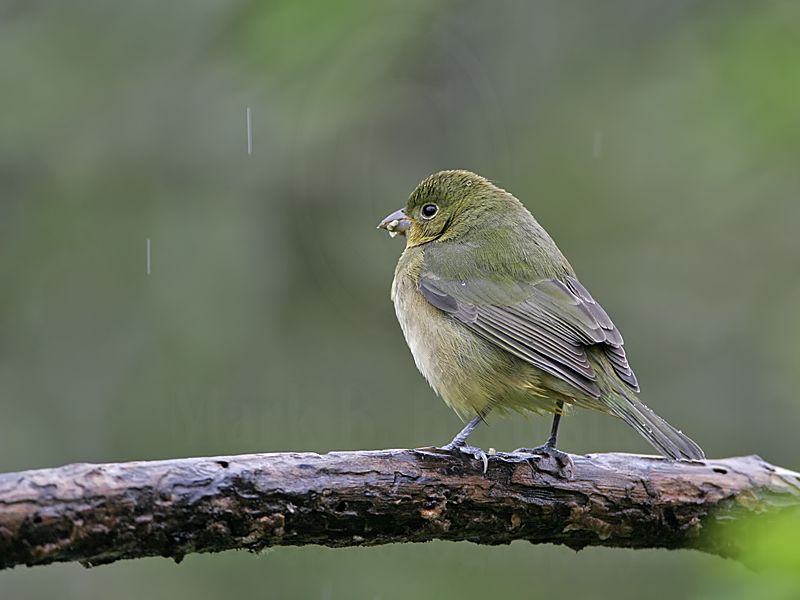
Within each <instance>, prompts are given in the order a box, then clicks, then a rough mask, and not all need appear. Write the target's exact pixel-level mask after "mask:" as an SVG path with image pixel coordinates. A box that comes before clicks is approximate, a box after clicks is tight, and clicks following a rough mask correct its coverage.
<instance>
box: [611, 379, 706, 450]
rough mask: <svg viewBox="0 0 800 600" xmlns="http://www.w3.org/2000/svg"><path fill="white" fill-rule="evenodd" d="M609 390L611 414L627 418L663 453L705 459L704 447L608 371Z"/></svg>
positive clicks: (626, 419)
mask: <svg viewBox="0 0 800 600" xmlns="http://www.w3.org/2000/svg"><path fill="white" fill-rule="evenodd" d="M604 379H606V380H607V381H609V382H610V384H611V385H610V386H609V387H610V388H611V389H610V390H609V391H608V392H607V393H605V394H603V400H604V401H605V403H606V406H607V407H608V409H609V410H610V412H611V413H612V414H614V415H615V416H617V417H619V418H620V419H622V420H623V421H625V422H626V423H627V424H628V425H630V426H631V427H633V428H634V429H635V430H636V431H638V432H639V434H640V435H641V436H642V437H643V438H644V439H646V440H647V441H648V442H650V444H652V446H653V447H654V448H655V449H656V450H658V451H659V452H660V453H661V454H663V455H664V456H667V457H669V458H672V459H675V460H680V459H689V460H703V459H704V458H705V457H706V456H705V454H704V453H703V449H702V448H700V446H698V445H697V443H695V442H694V441H693V440H691V439H690V438H689V437H687V436H686V435H684V434H683V433H681V432H680V431H678V430H677V429H675V428H674V427H673V426H672V425H670V424H669V423H667V422H666V421H665V420H664V419H662V418H661V417H659V416H658V415H657V414H656V413H654V412H653V411H652V410H650V409H649V408H648V407H647V406H645V404H644V403H643V402H642V401H641V400H639V399H638V398H637V397H636V396H635V395H634V394H633V393H632V392H629V391H627V390H625V389H624V387H623V386H622V384H621V383H620V382H619V381H617V378H616V377H615V376H614V375H612V374H611V373H609V372H608V371H606V377H605V378H604Z"/></svg>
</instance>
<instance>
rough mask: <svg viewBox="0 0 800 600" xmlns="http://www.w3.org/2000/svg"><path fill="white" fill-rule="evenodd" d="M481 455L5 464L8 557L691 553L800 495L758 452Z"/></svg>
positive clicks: (735, 548)
mask: <svg viewBox="0 0 800 600" xmlns="http://www.w3.org/2000/svg"><path fill="white" fill-rule="evenodd" d="M571 458H572V463H573V464H572V465H571V468H568V469H566V470H565V469H563V468H560V467H559V465H557V464H556V463H555V462H554V461H553V460H552V459H550V458H548V457H542V458H538V457H537V458H533V459H528V460H526V459H524V458H523V457H520V456H518V455H513V454H498V455H493V456H490V457H489V464H488V471H487V472H486V473H485V474H484V473H483V465H482V464H481V462H480V461H479V460H472V459H471V458H469V457H466V456H460V455H451V454H449V453H446V452H442V451H439V450H436V449H432V448H431V449H418V450H383V451H368V452H333V453H329V454H324V455H320V454H313V453H277V454H251V455H240V456H220V457H210V458H186V459H176V460H164V461H151V462H130V463H115V464H74V465H68V466H64V467H60V468H55V469H40V470H35V471H24V472H19V473H6V474H2V475H0V568H10V567H13V566H15V565H29V566H32V565H44V564H49V563H53V562H63V561H80V562H81V563H82V564H84V565H85V566H93V565H99V564H105V563H111V562H114V561H117V560H120V559H126V558H139V557H145V556H164V557H170V558H173V559H175V560H177V561H180V560H181V559H182V558H183V557H184V556H185V555H186V554H189V553H192V552H219V551H223V550H229V549H246V550H251V551H259V550H262V549H264V548H268V547H272V546H283V545H295V546H299V545H305V544H321V545H325V546H334V547H341V546H371V545H378V544H388V543H396V542H424V541H429V540H437V539H438V540H454V541H456V540H468V541H471V542H475V543H478V544H508V543H510V542H511V541H513V540H528V541H529V542H532V543H553V544H564V545H567V546H569V547H571V548H574V549H580V548H583V547H585V546H614V547H622V548H694V549H698V550H703V551H706V552H711V553H715V554H718V555H721V556H726V557H733V558H736V557H738V556H739V554H740V551H741V547H740V544H739V542H738V541H737V539H736V537H735V536H730V535H726V534H725V532H726V531H730V529H729V528H730V527H731V526H732V525H734V524H735V523H736V522H737V521H740V520H741V519H742V518H745V517H752V518H754V519H759V518H770V517H771V516H774V515H776V514H779V513H781V512H784V511H797V510H798V506H800V474H798V473H795V472H792V471H788V470H785V469H782V468H780V467H775V466H772V465H770V464H768V463H766V462H765V461H763V460H762V459H760V458H759V457H757V456H748V457H739V458H728V459H722V460H706V461H697V462H672V461H668V460H665V459H662V458H657V457H651V456H638V455H631V454H595V455H588V456H577V455H573V456H571Z"/></svg>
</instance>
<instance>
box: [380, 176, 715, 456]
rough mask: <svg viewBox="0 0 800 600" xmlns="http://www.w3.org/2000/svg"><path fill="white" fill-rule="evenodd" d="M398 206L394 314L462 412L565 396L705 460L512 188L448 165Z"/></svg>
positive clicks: (528, 405)
mask: <svg viewBox="0 0 800 600" xmlns="http://www.w3.org/2000/svg"><path fill="white" fill-rule="evenodd" d="M428 213H432V214H428ZM396 214H400V215H401V216H402V217H404V218H407V219H408V221H407V222H405V221H404V222H405V224H406V225H407V226H408V230H407V232H406V237H407V242H406V249H405V251H404V252H403V255H402V256H401V257H400V260H399V262H398V264H397V268H396V270H395V277H394V281H393V282H392V294H391V297H392V301H393V302H394V306H395V311H396V313H397V318H398V320H399V322H400V326H401V328H402V330H403V334H404V336H405V339H406V342H407V343H408V346H409V348H410V349H411V352H412V354H413V356H414V360H415V362H416V365H417V367H418V368H419V370H420V372H422V374H423V375H424V376H425V378H426V379H427V380H428V382H429V383H430V384H431V386H432V387H433V389H434V390H435V391H436V392H437V394H439V395H440V396H441V397H442V399H444V401H445V402H446V403H447V404H448V405H449V406H450V407H451V408H452V409H453V410H455V412H456V413H457V414H458V415H459V416H460V417H461V418H462V419H463V420H466V419H469V418H472V417H475V416H476V415H480V416H483V415H485V414H486V413H488V412H489V411H490V410H492V411H494V412H501V413H503V412H508V411H519V412H534V413H542V412H556V411H559V410H560V407H561V406H563V404H562V403H566V404H567V405H577V406H581V407H585V408H592V409H596V410H601V411H604V412H608V413H611V414H613V415H615V416H618V417H620V418H622V419H624V420H625V421H626V422H627V423H628V424H630V425H631V426H632V427H634V428H635V429H637V431H639V433H641V434H642V435H643V436H644V437H645V438H646V439H648V441H650V442H651V443H652V444H653V445H654V446H655V447H656V448H658V449H659V451H661V452H662V453H663V454H665V455H667V456H671V457H673V458H701V457H702V456H703V454H702V450H700V448H699V447H698V446H697V445H696V444H695V443H694V442H692V441H691V440H690V439H689V438H687V437H686V436H684V435H683V434H681V433H680V432H678V431H677V430H675V429H674V428H673V427H672V426H670V425H669V424H668V423H666V422H665V421H664V420H663V419H661V418H660V417H658V416H657V415H655V414H654V413H652V411H650V410H649V409H648V408H647V407H645V406H644V404H642V403H641V402H640V401H639V400H638V398H637V397H636V392H637V391H638V383H637V381H636V377H635V375H634V374H633V371H632V370H631V369H630V366H629V365H628V362H627V358H626V356H625V353H624V350H623V348H622V337H621V336H620V335H619V332H618V331H617V329H616V327H615V326H614V324H613V323H612V322H611V320H610V319H609V318H608V315H607V314H606V313H605V311H604V310H603V309H602V308H601V307H600V305H599V304H598V303H596V302H595V301H594V299H593V298H592V297H591V296H590V295H589V293H588V291H586V290H585V288H583V286H581V285H580V283H579V282H578V280H577V278H576V276H575V273H574V271H573V269H572V267H571V266H570V264H569V263H568V262H567V260H566V259H565V258H564V256H563V255H562V254H561V252H560V251H559V249H558V248H557V247H556V245H555V243H554V242H553V240H552V239H551V238H550V236H549V235H547V233H546V232H545V231H544V229H543V228H542V227H541V226H540V225H539V224H538V223H537V222H536V220H535V219H534V217H533V216H532V215H531V214H530V212H529V211H528V210H527V209H526V208H525V207H524V206H523V205H522V204H521V203H520V202H519V201H518V200H517V199H516V198H514V197H513V196H512V195H511V194H509V193H508V192H506V191H504V190H502V189H500V188H498V187H496V186H494V185H493V184H492V183H490V182H489V181H487V180H486V179H484V178H482V177H480V176H478V175H475V174H474V173H470V172H467V171H443V172H440V173H436V174H434V175H432V176H430V177H428V178H427V179H425V180H424V181H423V182H422V183H420V185H419V186H418V187H417V189H416V190H415V191H414V192H413V193H412V194H411V197H410V198H409V201H408V204H407V206H406V208H405V210H404V214H403V213H400V212H398V213H396ZM394 223H397V221H394ZM404 228H405V227H404Z"/></svg>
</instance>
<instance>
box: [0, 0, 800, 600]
mask: <svg viewBox="0 0 800 600" xmlns="http://www.w3.org/2000/svg"><path fill="white" fill-rule="evenodd" d="M799 28H800V4H798V3H796V2H778V1H774V2H759V3H755V2H747V1H726V2H722V1H717V2H699V1H686V0H680V1H676V0H673V1H666V0H664V1H642V0H619V1H610V2H602V3H600V2H593V1H591V0H585V1H571V2H559V1H557V0H540V1H536V2H496V3H489V2H480V1H478V0H465V1H424V2H423V1H422V0H416V1H408V0H407V1H402V2H401V1H397V2H366V1H356V0H348V1H347V2H338V3H327V2H321V1H306V2H289V1H286V2H259V1H249V2H248V1H245V0H231V1H228V2H215V1H211V0H193V1H192V2H188V1H184V2H168V3H164V2H156V1H154V0H140V1H138V2H119V1H117V2H109V1H108V0H73V1H72V2H68V3H67V2H63V3H60V2H55V1H51V2H47V1H32V0H17V1H9V0H0V106H2V110H0V282H2V283H1V284H0V285H2V288H1V289H2V292H0V415H2V417H0V470H3V471H8V470H21V469H27V468H35V467H44V466H54V465H60V464H64V463H70V462H77V461H89V462H107V461H124V460H131V459H150V458H167V457H183V456H193V455H213V454H224V453H231V454H233V453H244V452H261V451H281V450H313V451H319V452H324V451H328V450H343V449H364V448H386V447H413V446H423V445H430V444H440V443H444V442H446V441H448V440H449V439H450V438H451V437H452V435H453V434H454V433H455V432H456V431H457V430H458V429H459V427H460V423H459V422H458V421H457V419H456V417H455V415H454V414H452V413H451V412H450V411H449V410H448V409H447V408H446V407H445V405H444V404H443V403H442V402H441V401H440V400H438V399H436V398H435V397H434V395H433V393H432V391H431V390H430V389H429V388H428V386H427V384H426V383H425V381H424V380H423V379H422V377H421V376H420V375H419V374H418V373H417V371H416V369H415V367H414V363H413V361H412V359H411V355H410V353H409V351H408V349H407V348H406V346H405V343H404V341H403V339H402V335H401V333H400V329H399V327H398V325H397V323H396V321H395V318H394V311H393V308H392V306H391V304H390V302H389V285H390V281H391V278H392V273H393V269H394V265H395V261H396V259H397V257H398V255H399V254H400V252H401V248H402V242H399V241H398V240H390V239H389V238H388V236H386V235H385V234H382V233H380V232H378V231H376V230H375V225H376V223H377V222H378V221H379V220H380V219H381V218H382V217H383V216H384V215H386V214H387V213H389V212H391V211H393V210H394V209H396V208H398V207H399V206H401V205H403V204H404V203H405V200H406V197H407V196H408V194H409V193H410V192H411V190H412V189H413V188H414V186H415V185H416V183H417V182H418V181H419V180H421V179H422V178H423V177H425V176H426V175H428V174H429V173H431V172H434V171H437V170H439V169H443V168H467V169H471V170H474V171H477V172H479V173H481V174H483V175H485V176H486V177H488V178H490V179H492V180H494V181H495V182H497V183H498V184H500V185H502V186H503V187H505V188H507V189H508V190H510V191H511V192H513V193H514V194H515V195H517V196H518V197H519V198H520V199H522V200H523V201H524V202H525V204H526V205H527V206H528V207H529V208H530V209H531V210H532V211H533V213H534V214H535V215H536V216H537V217H538V218H539V220H540V222H541V223H542V224H543V225H544V226H545V227H547V229H548V230H549V232H550V233H551V234H552V235H553V237H554V238H555V239H556V240H557V242H558V243H559V245H560V247H561V248H562V250H563V251H564V252H565V254H566V255H567V256H568V257H569V258H570V260H571V262H572V264H573V265H574V266H575V268H576V270H577V271H578V273H579V275H580V277H581V280H582V281H583V283H584V284H585V285H586V286H587V287H588V288H589V289H590V290H591V291H592V293H593V295H594V296H595V297H597V298H598V299H600V300H601V302H602V303H603V305H604V306H605V308H606V309H607V310H608V312H609V313H610V314H611V315H612V317H613V318H614V320H615V321H616V323H617V325H618V326H619V327H620V329H621V330H622V331H623V333H624V335H625V339H626V343H627V348H628V349H629V356H630V357H631V362H632V364H633V366H634V368H635V369H636V371H637V374H638V376H639V379H640V381H641V383H642V389H643V394H642V397H643V399H644V400H645V401H646V402H647V403H648V404H649V405H650V406H652V407H653V408H654V409H655V410H656V411H657V412H658V413H660V414H661V415H663V416H664V417H665V418H667V419H668V420H669V421H670V422H672V423H673V424H675V425H676V426H678V427H681V428H683V429H684V430H685V431H686V432H687V433H689V434H690V435H691V436H692V437H693V438H695V439H696V440H697V441H698V442H700V443H701V444H702V446H703V447H704V448H705V450H706V452H707V454H709V455H710V456H712V457H722V456H731V455H742V454H751V453H758V454H760V455H761V456H763V457H764V458H765V459H767V460H769V461H771V462H774V463H777V464H781V465H783V466H785V467H788V468H794V469H798V468H800V458H798V454H797V448H798V442H797V427H798V424H799V423H800V403H799V402H798V398H797V393H796V387H797V383H796V378H797V373H798V371H799V370H800V350H798V341H797V340H798V338H800V311H799V310H798V306H800V261H798V257H799V256H800V236H799V235H798V231H797V229H798V225H800V199H799V198H798V189H800V168H798V162H799V161H798V154H799V153H800V55H798V52H797V48H798V46H797V41H798V37H797V36H798V30H799ZM246 107H250V109H251V112H252V130H253V139H252V154H250V155H248V153H247V133H246V126H245V110H246ZM147 239H150V240H151V273H150V274H149V275H148V274H147V273H146V240H147ZM548 427H549V420H548V419H536V418H531V419H524V418H514V419H508V420H499V421H491V423H490V426H489V427H484V428H481V429H480V430H479V431H478V432H477V433H476V434H475V436H474V438H473V441H474V442H475V443H476V444H478V445H481V446H483V447H495V448H498V449H506V450H508V449H513V448H516V447H518V446H523V445H534V444H536V443H540V442H541V441H542V440H543V439H544V437H545V434H546V431H547V429H548ZM560 441H561V447H563V448H564V449H567V450H570V451H573V452H589V451H611V450H621V451H637V452H651V449H650V448H649V447H648V446H647V445H646V443H645V442H644V441H643V440H641V439H640V438H639V437H638V436H637V435H636V434H635V433H634V432H632V431H631V430H629V429H627V428H626V427H625V426H624V425H623V424H622V423H621V422H618V421H615V420H613V419H610V418H608V417H607V416H604V415H599V414H590V413H588V412H579V413H577V414H576V416H574V417H571V418H569V419H568V420H567V421H566V422H565V423H564V426H563V427H562V437H561V440H560ZM790 587H791V586H789V587H786V586H785V585H783V584H779V583H776V582H775V581H774V580H770V579H768V578H765V577H764V576H758V575H755V574H753V573H751V572H750V571H747V570H745V569H744V568H743V567H740V566H739V565H737V564H735V563H733V562H730V561H723V560H722V559H718V558H714V557H710V556H705V555H702V554H699V553H696V552H689V551H682V552H667V551H635V552H634V551H621V550H602V549H586V550H584V551H582V552H580V553H577V554H576V553H574V552H573V551H571V550H569V549H566V548H562V547H552V546H533V545H530V544H527V543H515V544H513V545H511V546H509V547H501V548H491V547H481V546H476V545H471V544H467V543H463V544H462V543H459V544H453V543H433V544H426V545H414V546H411V545H408V546H392V547H380V548H368V549H361V548H355V549H345V550H342V549H338V550H331V549H325V548H314V547H305V548H278V549H275V550H272V551H269V552H267V553H265V554H262V555H260V556H254V555H249V554H245V553H227V554H223V555H214V556H196V555H195V556H189V557H187V558H186V560H185V561H184V562H183V563H182V564H181V565H179V566H178V565H175V564H174V563H172V562H171V561H167V560H164V559H147V560H138V561H129V562H124V563H117V564H115V565H111V566H106V567H101V568H97V569H93V570H85V569H83V568H81V567H79V566H78V565H75V564H69V565H57V566H50V567H44V568H36V569H24V568H20V569H16V570H14V571H11V572H3V573H0V598H3V599H4V600H5V599H6V598H13V599H17V598H19V599H27V598H52V597H58V598H81V599H92V598H120V599H128V598H130V599H134V598H148V599H150V598H193V599H197V600H203V599H206V598H208V599H210V598H219V597H222V596H227V597H237V596H239V597H253V598H319V599H322V600H326V599H339V598H344V599H360V598H367V599H382V600H387V599H392V598H409V597H418V598H451V597H452V598H461V599H467V598H486V597H489V596H492V595H497V596H499V597H503V598H534V597H535V598H570V597H591V598H616V599H626V598H631V599H636V598H643V597H647V598H651V599H655V598H674V597H695V598H732V597H733V598H749V597H753V596H752V594H755V593H756V592H758V593H759V594H762V595H763V594H764V593H766V592H765V590H766V591H768V592H769V593H771V594H773V595H774V596H775V597H784V596H783V594H788V595H786V596H785V597H787V598H789V597H796V596H792V595H791V593H792V592H791V590H790V589H789V588H790ZM795 591H796V590H795ZM761 597H763V596H761Z"/></svg>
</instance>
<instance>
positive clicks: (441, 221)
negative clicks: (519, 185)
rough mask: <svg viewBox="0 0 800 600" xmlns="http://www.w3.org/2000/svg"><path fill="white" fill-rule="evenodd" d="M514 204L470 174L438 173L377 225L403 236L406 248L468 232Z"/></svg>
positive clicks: (481, 178) (486, 182)
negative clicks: (403, 204)
mask: <svg viewBox="0 0 800 600" xmlns="http://www.w3.org/2000/svg"><path fill="white" fill-rule="evenodd" d="M509 203H515V204H517V205H518V202H517V201H516V200H515V199H514V197H513V196H511V194H509V193H507V192H505V191H504V190H502V189H500V188H498V187H497V186H495V185H494V184H493V183H491V182H490V181H488V180H487V179H485V178H483V177H481V176H480V175H476V174H475V173H471V172H470V171H440V172H438V173H434V174H433V175H430V176H429V177H427V178H425V179H424V180H423V181H422V182H421V183H420V184H419V185H418V186H417V188H416V189H415V190H414V191H413V192H412V193H411V196H410V197H409V198H408V203H407V204H406V206H405V208H401V209H400V210H397V211H395V212H393V213H392V214H390V215H389V216H387V217H386V218H385V219H384V220H383V221H381V222H380V224H379V225H378V228H379V229H385V230H387V231H388V232H389V234H390V235H392V237H394V236H395V235H397V234H401V235H405V236H406V238H407V241H406V245H407V246H419V245H420V244H425V243H427V242H431V241H434V240H439V239H449V238H452V237H455V236H457V235H460V234H463V233H466V232H468V231H469V230H470V229H471V228H472V227H474V226H475V225H476V224H477V223H478V222H481V221H483V220H484V219H485V217H487V216H489V214H490V213H493V214H496V213H497V212H504V209H506V208H507V207H509V206H511V204H509Z"/></svg>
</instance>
